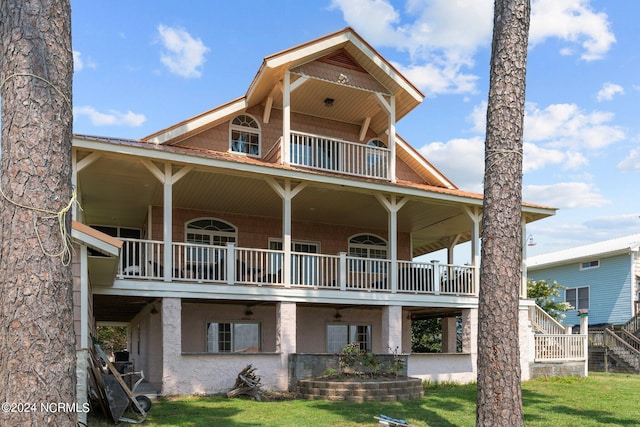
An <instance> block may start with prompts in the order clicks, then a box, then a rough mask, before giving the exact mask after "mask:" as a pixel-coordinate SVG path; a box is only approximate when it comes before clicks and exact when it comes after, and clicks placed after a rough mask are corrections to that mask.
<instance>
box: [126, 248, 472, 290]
mask: <svg viewBox="0 0 640 427" xmlns="http://www.w3.org/2000/svg"><path fill="white" fill-rule="evenodd" d="M122 240H123V241H124V245H123V248H122V256H121V259H120V262H119V264H118V267H117V268H118V271H117V278H118V279H124V280H126V279H133V280H141V279H145V280H151V281H153V280H156V281H168V282H189V283H203V284H216V283H218V284H224V285H234V284H239V285H253V286H271V287H287V288H289V287H300V288H312V289H328V290H334V291H336V290H337V291H363V290H364V291H369V292H391V293H412V294H424V295H452V296H471V297H473V296H476V295H477V289H476V286H475V283H476V280H475V275H476V274H477V271H476V268H475V267H474V266H471V265H454V264H444V263H440V262H437V261H432V262H415V261H402V260H389V259H375V258H361V257H356V256H349V255H348V254H347V253H345V252H341V253H339V254H337V255H328V254H317V253H301V252H290V253H289V262H288V263H285V257H287V254H286V253H285V251H278V250H268V249H256V248H242V247H237V246H236V245H235V244H233V243H228V244H227V245H226V246H215V245H201V244H190V243H181V242H172V243H171V248H170V255H171V257H170V260H171V265H170V266H169V267H168V268H166V267H165V265H164V260H165V259H166V258H165V255H164V251H165V243H164V242H163V241H153V240H139V239H122ZM286 264H288V265H286ZM285 270H288V271H289V273H288V274H283V272H284V271H285Z"/></svg>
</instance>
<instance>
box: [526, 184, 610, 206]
mask: <svg viewBox="0 0 640 427" xmlns="http://www.w3.org/2000/svg"><path fill="white" fill-rule="evenodd" d="M522 194H523V199H524V200H526V201H528V202H531V203H537V204H541V205H545V206H553V207H555V208H559V209H575V208H594V207H601V206H604V205H607V204H610V203H611V201H610V200H608V199H607V198H605V197H604V196H603V195H602V194H600V192H599V191H598V189H597V188H596V187H595V186H594V185H593V184H589V183H586V182H559V183H556V184H549V185H526V186H524V188H523V189H522Z"/></svg>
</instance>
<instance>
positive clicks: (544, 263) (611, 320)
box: [527, 234, 640, 326]
mask: <svg viewBox="0 0 640 427" xmlns="http://www.w3.org/2000/svg"><path fill="white" fill-rule="evenodd" d="M639 250H640V234H632V235H630V236H625V237H619V238H616V239H611V240H605V241H602V242H598V243H593V244H590V245H585V246H579V247H576V248H571V249H565V250H562V251H557V252H551V253H547V254H543V255H538V256H534V257H530V258H528V259H527V269H528V276H529V278H531V279H533V280H555V281H556V282H558V283H559V284H560V285H562V286H564V287H566V289H565V290H564V292H563V293H562V295H561V298H562V300H564V301H567V302H569V303H570V304H571V306H572V307H574V309H573V310H571V311H568V312H567V313H566V317H565V319H564V321H563V324H564V325H578V324H579V323H580V320H579V318H578V310H588V312H589V324H590V325H592V326H593V325H602V324H610V325H622V324H624V323H625V322H627V321H628V320H629V319H630V318H631V317H633V316H634V315H635V314H637V313H638V305H637V303H638V300H639V299H640V295H639V294H640V252H639Z"/></svg>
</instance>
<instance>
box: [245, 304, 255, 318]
mask: <svg viewBox="0 0 640 427" xmlns="http://www.w3.org/2000/svg"><path fill="white" fill-rule="evenodd" d="M244 315H245V316H253V310H251V306H250V305H248V306H247V309H246V310H245V311H244Z"/></svg>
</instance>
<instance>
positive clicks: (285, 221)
mask: <svg viewBox="0 0 640 427" xmlns="http://www.w3.org/2000/svg"><path fill="white" fill-rule="evenodd" d="M266 180H267V183H268V184H269V185H270V186H271V188H273V189H274V191H275V192H276V193H278V195H279V196H280V197H281V198H282V251H283V253H284V255H283V260H282V281H283V284H284V285H285V287H289V286H291V241H292V238H291V201H292V200H293V198H294V197H296V196H297V195H298V193H300V191H302V189H303V188H304V187H306V186H307V184H306V183H304V182H301V183H300V184H298V185H297V186H296V187H295V188H291V181H290V180H288V179H286V180H285V181H284V185H280V184H279V183H278V182H277V181H276V180H275V179H273V178H267V179H266Z"/></svg>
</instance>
